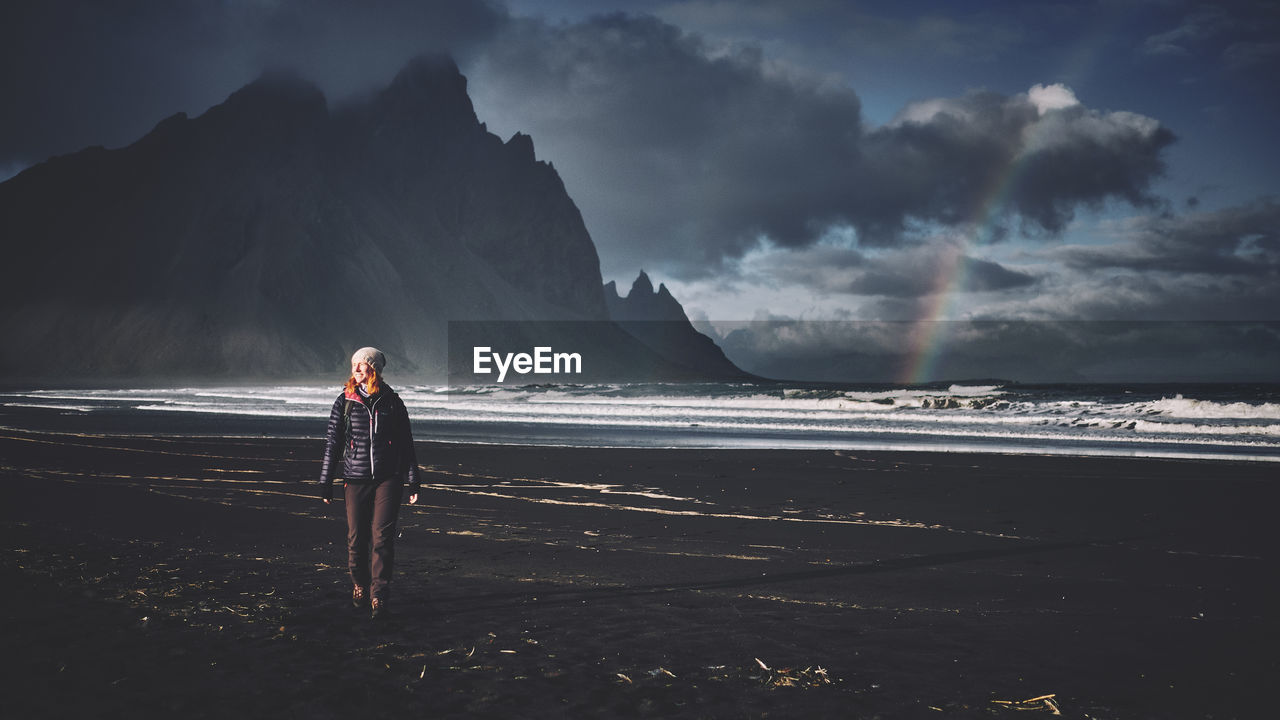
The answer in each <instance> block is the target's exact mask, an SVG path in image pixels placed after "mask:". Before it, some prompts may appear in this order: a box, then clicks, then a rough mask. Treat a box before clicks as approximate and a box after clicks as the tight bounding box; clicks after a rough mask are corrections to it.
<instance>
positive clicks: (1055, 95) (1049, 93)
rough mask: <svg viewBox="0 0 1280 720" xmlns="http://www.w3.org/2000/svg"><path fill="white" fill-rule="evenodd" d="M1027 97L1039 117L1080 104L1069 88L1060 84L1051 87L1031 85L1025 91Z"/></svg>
mask: <svg viewBox="0 0 1280 720" xmlns="http://www.w3.org/2000/svg"><path fill="white" fill-rule="evenodd" d="M1027 97H1028V98H1029V99H1030V100H1031V104H1032V105H1035V107H1036V111H1037V112H1039V113H1040V114H1041V115H1044V114H1045V113H1047V112H1049V111H1050V110H1061V109H1063V108H1069V107H1074V106H1076V105H1079V104H1080V101H1079V100H1077V99H1076V94H1075V93H1074V92H1072V91H1071V88H1069V87H1067V86H1066V85H1063V84H1061V83H1055V84H1053V85H1032V86H1031V89H1030V90H1028V91H1027Z"/></svg>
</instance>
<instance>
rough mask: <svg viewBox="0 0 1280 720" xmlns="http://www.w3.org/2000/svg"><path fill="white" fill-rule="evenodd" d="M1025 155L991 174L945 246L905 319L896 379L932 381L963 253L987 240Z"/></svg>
mask: <svg viewBox="0 0 1280 720" xmlns="http://www.w3.org/2000/svg"><path fill="white" fill-rule="evenodd" d="M1038 128H1039V125H1038V124H1033V125H1031V126H1030V128H1029V131H1030V132H1031V133H1035V132H1036V130H1037V129H1038ZM1026 157H1027V156H1026V155H1025V154H1021V153H1020V154H1019V155H1018V156H1017V157H1015V158H1014V159H1013V160H1012V161H1010V162H1009V165H1008V167H1006V168H1005V169H1004V171H1003V172H1001V173H999V174H998V175H997V176H996V178H995V180H994V181H993V182H992V183H991V184H990V185H989V187H988V188H987V190H986V191H985V192H983V194H982V196H981V197H982V198H983V200H982V201H981V202H979V203H978V204H977V207H976V210H975V212H974V216H973V218H972V219H970V221H969V222H967V223H965V225H964V227H965V228H966V229H965V232H963V233H961V234H960V235H959V237H958V238H957V239H956V241H955V242H953V243H951V244H950V245H949V246H948V247H947V248H946V249H945V251H944V253H943V256H942V262H941V263H939V267H938V273H937V276H936V277H935V278H934V283H933V291H932V292H930V293H929V295H927V296H926V301H925V303H924V307H923V309H922V312H921V314H920V317H919V318H917V319H916V320H915V321H913V322H912V323H911V329H910V330H909V331H908V334H907V357H908V359H907V362H906V363H904V364H903V371H902V373H901V374H900V375H899V377H898V381H899V382H902V383H906V384H910V385H914V384H919V383H925V382H929V381H931V380H936V379H938V378H937V377H935V372H936V371H937V369H938V364H939V361H940V360H941V358H942V357H943V354H944V352H945V351H946V348H947V337H948V334H949V332H948V331H949V330H950V328H951V327H952V326H951V323H950V322H949V318H951V311H952V308H953V307H954V305H955V302H956V299H957V298H958V297H959V295H960V294H961V293H962V292H964V289H965V285H966V283H967V282H968V279H969V272H968V271H969V258H968V252H969V250H970V249H971V248H973V247H975V246H977V245H979V244H982V243H985V242H989V241H990V240H991V236H992V234H993V233H994V232H995V227H996V225H995V221H996V219H997V218H999V217H1000V214H1001V211H1002V210H1003V209H1004V207H1005V205H1006V204H1007V203H1008V200H1009V192H1010V190H1011V189H1012V188H1013V187H1014V186H1015V185H1016V184H1017V181H1018V179H1019V177H1020V176H1021V175H1022V173H1023V171H1024V169H1025V168H1026V165H1027V162H1026Z"/></svg>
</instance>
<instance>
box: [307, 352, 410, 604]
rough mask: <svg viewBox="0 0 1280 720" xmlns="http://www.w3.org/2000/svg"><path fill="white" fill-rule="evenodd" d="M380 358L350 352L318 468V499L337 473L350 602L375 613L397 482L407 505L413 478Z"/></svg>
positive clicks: (327, 493) (405, 425)
mask: <svg viewBox="0 0 1280 720" xmlns="http://www.w3.org/2000/svg"><path fill="white" fill-rule="evenodd" d="M386 364H387V358H386V355H384V354H383V353H382V351H381V350H378V349H377V348H372V347H365V348H360V349H359V350H357V351H356V352H355V354H354V355H352V356H351V377H350V378H349V379H348V380H347V386H346V389H345V390H344V392H343V393H342V395H340V396H339V397H338V399H337V400H336V401H334V404H333V410H332V412H331V413H330V414H329V428H328V431H327V432H326V433H325V450H324V462H323V464H322V465H321V468H320V484H321V486H322V487H323V498H324V501H325V503H329V502H331V500H332V497H333V480H334V477H335V475H336V474H338V473H339V472H341V474H342V479H343V485H344V487H345V492H344V495H345V500H346V509H347V569H348V571H349V573H350V574H351V582H352V590H351V602H352V604H353V605H354V606H355V607H357V608H362V607H365V606H366V605H367V606H369V607H370V608H371V610H372V615H373V617H375V618H377V617H378V616H379V615H380V614H382V613H383V612H385V610H386V606H387V602H388V600H389V599H390V596H391V577H392V572H393V570H394V566H395V545H396V522H397V519H398V517H399V513H400V500H401V496H402V493H403V491H404V484H405V482H406V481H407V482H408V484H409V503H410V504H413V503H416V502H418V490H419V484H420V481H419V479H418V458H417V454H416V452H415V451H414V448H413V434H412V431H411V430H410V427H409V413H408V411H407V410H406V409H405V406H404V402H403V401H402V400H401V399H400V396H399V395H397V394H396V392H395V391H394V390H392V389H391V387H390V386H389V385H387V384H385V383H383V382H382V379H381V377H380V375H381V373H382V369H383V367H385V366H386ZM339 457H341V464H342V465H341V470H339V467H338V463H339Z"/></svg>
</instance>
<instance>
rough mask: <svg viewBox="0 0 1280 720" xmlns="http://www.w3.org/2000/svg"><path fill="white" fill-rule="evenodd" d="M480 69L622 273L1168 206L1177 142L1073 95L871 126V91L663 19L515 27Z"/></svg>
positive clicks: (910, 110) (494, 99)
mask: <svg viewBox="0 0 1280 720" xmlns="http://www.w3.org/2000/svg"><path fill="white" fill-rule="evenodd" d="M474 69H475V73H474V78H475V82H474V83H473V88H474V89H475V92H476V95H477V105H478V107H479V108H480V109H481V110H482V115H484V114H485V113H484V111H486V110H487V111H488V115H489V117H490V118H492V119H493V121H494V123H496V124H498V125H501V124H502V123H503V121H504V119H507V118H519V119H520V120H521V121H522V122H523V123H524V125H525V127H526V128H527V129H529V130H530V132H531V134H532V135H533V136H534V138H535V142H536V143H537V145H538V147H539V152H540V156H541V157H544V158H550V159H553V161H554V162H555V164H556V167H557V168H558V169H560V171H561V173H562V175H564V177H565V180H566V184H567V185H568V187H569V190H570V192H571V194H573V195H574V197H575V198H577V199H578V200H579V204H580V205H582V206H583V209H584V215H585V216H586V218H587V221H588V227H589V228H590V229H591V230H592V233H593V236H594V237H595V239H596V242H597V243H598V244H599V245H600V246H601V255H602V256H604V257H607V258H612V262H613V263H615V264H617V265H620V266H621V267H618V268H606V275H608V274H609V272H608V271H609V270H610V269H613V270H618V271H621V270H623V269H624V268H625V267H628V266H629V267H636V266H639V265H647V266H649V267H654V266H659V267H663V268H664V269H665V270H666V271H667V272H668V273H671V274H673V275H676V276H680V277H686V278H690V277H697V276H699V275H705V274H712V273H715V272H719V271H722V270H723V268H724V265H723V261H725V260H728V259H735V258H739V257H741V256H742V255H743V254H744V253H746V252H747V251H748V250H750V249H752V248H754V247H757V246H758V244H759V243H760V242H761V240H767V241H768V242H769V243H771V244H773V245H775V246H779V247H784V248H801V247H807V246H809V245H811V244H813V243H814V242H815V241H817V240H818V239H819V238H821V237H822V236H823V235H824V234H825V233H826V232H828V231H829V230H830V229H831V228H833V227H848V228H851V229H852V230H853V231H854V232H855V233H856V236H857V241H858V243H859V244H861V245H865V246H888V245H894V244H896V243H898V242H899V241H900V240H901V239H902V238H903V237H904V235H906V234H908V233H910V232H911V231H912V230H913V229H914V228H915V227H917V226H919V225H921V224H935V225H938V224H940V225H944V226H963V225H969V224H974V223H980V222H987V223H989V224H991V225H992V226H994V227H996V228H997V229H1000V228H1005V229H1007V228H1006V225H1007V224H1008V223H1017V225H1018V227H1019V228H1020V229H1023V230H1024V231H1030V232H1032V233H1040V234H1044V235H1052V234H1055V233H1058V232H1060V231H1061V230H1062V229H1063V228H1064V227H1065V226H1066V224H1067V223H1068V222H1069V221H1070V220H1071V219H1072V217H1073V216H1074V213H1075V211H1076V210H1077V209H1078V208H1080V207H1082V206H1086V207H1098V206H1100V205H1101V204H1102V203H1103V202H1105V201H1107V200H1112V199H1118V200H1121V201H1124V202H1127V203H1130V204H1133V205H1137V206H1143V207H1148V206H1153V205H1154V204H1156V202H1157V201H1156V199H1155V198H1154V197H1153V196H1152V195H1151V193H1150V185H1151V182H1152V181H1153V179H1155V178H1157V177H1159V175H1160V174H1161V173H1162V172H1163V170H1164V163H1163V159H1162V151H1163V150H1164V149H1165V148H1166V147H1168V146H1169V145H1170V143H1172V142H1173V140H1174V136H1173V134H1172V132H1171V131H1170V130H1169V129H1168V128H1165V127H1164V126H1163V125H1162V124H1161V123H1160V122H1159V121H1157V120H1155V119H1152V118H1149V117H1145V116H1143V115H1139V114H1136V113H1131V112H1123V111H1119V112H1104V111H1100V110H1096V109H1091V108H1088V107H1086V106H1084V105H1083V104H1081V103H1080V102H1079V101H1078V100H1077V99H1076V98H1075V96H1074V95H1073V94H1072V93H1071V91H1070V90H1069V89H1067V88H1065V87H1062V86H1049V87H1043V86H1037V87H1033V88H1031V89H1030V91H1029V92H1027V93H1019V94H1015V95H1012V96H1006V95H1001V94H998V93H994V92H987V91H974V92H970V93H968V94H965V95H963V96H961V97H958V98H944V99H937V100H931V101H926V102H919V103H915V104H913V105H911V106H909V107H907V108H905V109H904V110H903V111H902V112H901V113H900V114H899V116H898V117H897V118H896V119H895V120H894V121H893V122H891V123H889V124H887V125H885V126H882V127H877V128H869V127H867V126H866V125H865V123H864V121H863V118H862V114H861V105H860V101H859V99H858V96H857V95H856V94H855V93H854V91H853V90H851V89H849V88H847V87H843V86H839V85H831V84H827V83H825V82H823V80H822V79H821V78H818V77H814V76H807V75H804V74H801V73H798V72H796V71H794V70H792V69H789V68H782V67H778V66H776V65H774V64H772V63H770V62H769V60H768V59H767V58H766V57H765V56H764V55H763V54H762V53H761V52H760V51H759V50H758V49H756V48H754V47H751V46H713V45H712V44H710V43H708V42H707V41H706V40H704V39H703V38H701V37H700V36H698V35H695V34H689V33H685V32H682V31H681V30H680V29H678V28H676V27H675V26H672V25H670V24H667V23H664V22H662V21H660V20H658V19H655V18H652V17H631V16H625V15H612V16H608V17H599V18H595V19H592V20H590V21H587V22H582V23H578V24H573V25H561V26H549V25H547V24H545V23H542V22H537V21H524V22H519V23H513V24H511V25H509V26H508V27H507V28H506V29H505V30H504V33H503V34H502V36H501V38H500V40H499V41H498V42H496V43H494V45H492V46H491V47H490V48H489V50H488V52H486V53H485V55H484V56H483V58H482V59H481V60H480V61H479V62H478V63H477V65H476V66H475V68H474ZM513 129H514V128H513ZM602 168H608V169H609V172H602V171H601V169H602Z"/></svg>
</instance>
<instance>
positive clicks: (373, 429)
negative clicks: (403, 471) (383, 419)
mask: <svg viewBox="0 0 1280 720" xmlns="http://www.w3.org/2000/svg"><path fill="white" fill-rule="evenodd" d="M381 399H382V394H381V393H379V394H378V397H376V398H374V399H373V403H372V404H370V405H369V477H370V478H371V479H374V480H376V479H377V477H375V476H374V474H373V436H374V435H375V434H376V433H377V432H378V420H377V417H378V415H377V413H375V412H374V408H376V407H378V401H379V400H381Z"/></svg>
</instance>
